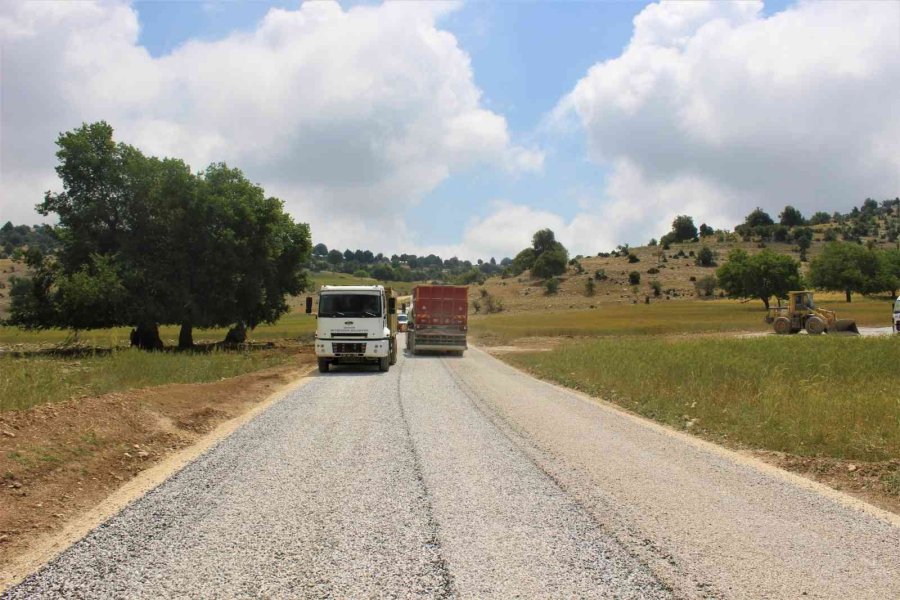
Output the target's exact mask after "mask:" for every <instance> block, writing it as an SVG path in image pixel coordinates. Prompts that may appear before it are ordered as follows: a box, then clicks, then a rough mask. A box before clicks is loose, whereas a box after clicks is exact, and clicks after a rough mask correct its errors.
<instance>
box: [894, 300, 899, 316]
mask: <svg viewBox="0 0 900 600" xmlns="http://www.w3.org/2000/svg"><path fill="white" fill-rule="evenodd" d="M894 312H895V313H900V298H897V302H895V303H894Z"/></svg>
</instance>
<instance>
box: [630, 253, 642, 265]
mask: <svg viewBox="0 0 900 600" xmlns="http://www.w3.org/2000/svg"><path fill="white" fill-rule="evenodd" d="M628 262H630V263H632V264H633V263H636V262H641V259H639V258H638V257H637V254H635V253H634V252H629V253H628Z"/></svg>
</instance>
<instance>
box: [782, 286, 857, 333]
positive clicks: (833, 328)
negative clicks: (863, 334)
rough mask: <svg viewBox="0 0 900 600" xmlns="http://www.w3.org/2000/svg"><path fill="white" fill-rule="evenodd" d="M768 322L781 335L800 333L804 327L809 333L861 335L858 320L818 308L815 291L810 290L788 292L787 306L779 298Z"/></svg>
mask: <svg viewBox="0 0 900 600" xmlns="http://www.w3.org/2000/svg"><path fill="white" fill-rule="evenodd" d="M766 323H769V324H770V325H772V327H773V329H775V333H777V334H780V335H787V334H789V333H800V331H802V330H804V329H805V330H806V332H807V333H808V334H809V335H819V334H822V333H848V334H856V335H859V329H858V328H857V327H856V321H853V320H852V319H838V318H837V315H836V314H835V312H834V311H833V310H828V309H825V308H816V305H815V303H814V302H813V293H812V292H810V291H802V292H788V304H787V306H781V301H780V300H779V301H778V306H774V307H772V308H770V309H769V314H768V315H766Z"/></svg>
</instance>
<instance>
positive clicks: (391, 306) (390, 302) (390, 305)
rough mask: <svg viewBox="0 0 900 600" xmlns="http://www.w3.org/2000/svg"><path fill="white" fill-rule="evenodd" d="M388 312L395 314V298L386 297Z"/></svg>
mask: <svg viewBox="0 0 900 600" xmlns="http://www.w3.org/2000/svg"><path fill="white" fill-rule="evenodd" d="M388 312H389V313H390V314H392V315H395V314H397V299H396V298H388Z"/></svg>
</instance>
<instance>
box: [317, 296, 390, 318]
mask: <svg viewBox="0 0 900 600" xmlns="http://www.w3.org/2000/svg"><path fill="white" fill-rule="evenodd" d="M319 316H320V317H325V318H329V317H380V316H381V296H376V295H375V294H322V296H321V297H320V298H319Z"/></svg>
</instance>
